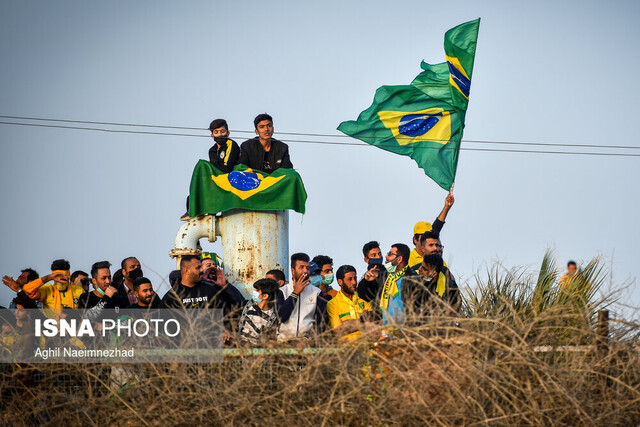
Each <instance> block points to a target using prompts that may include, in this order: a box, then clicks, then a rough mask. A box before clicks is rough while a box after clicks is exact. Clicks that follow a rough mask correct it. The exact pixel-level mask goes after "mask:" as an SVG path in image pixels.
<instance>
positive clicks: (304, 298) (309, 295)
mask: <svg viewBox="0 0 640 427" xmlns="http://www.w3.org/2000/svg"><path fill="white" fill-rule="evenodd" d="M280 290H281V291H282V293H283V294H284V298H285V299H287V298H289V296H290V295H291V294H292V293H293V284H292V283H286V284H284V285H283V286H282V287H281V288H280ZM319 294H320V289H319V288H316V287H315V286H313V285H308V286H307V287H306V288H304V289H303V290H302V293H301V294H300V297H299V298H298V301H297V302H295V305H294V307H293V311H292V312H291V317H289V320H287V321H286V322H284V323H282V324H281V325H280V329H279V330H278V341H285V340H288V339H291V338H295V337H296V336H298V337H304V336H305V335H306V333H307V332H308V331H309V330H310V329H311V328H312V327H313V325H314V323H315V318H314V314H315V311H316V302H317V300H318V295H319ZM296 333H297V335H296Z"/></svg>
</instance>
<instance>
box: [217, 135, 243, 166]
mask: <svg viewBox="0 0 640 427" xmlns="http://www.w3.org/2000/svg"><path fill="white" fill-rule="evenodd" d="M239 157H240V147H238V144H236V142H235V141H234V140H232V139H230V138H227V140H226V142H225V143H223V144H222V146H221V147H219V146H218V144H217V143H216V144H213V147H211V148H210V149H209V161H210V162H211V163H212V164H213V166H215V167H216V168H217V169H220V170H221V171H222V172H223V173H229V172H231V171H232V170H233V167H234V166H235V165H237V164H238V158H239Z"/></svg>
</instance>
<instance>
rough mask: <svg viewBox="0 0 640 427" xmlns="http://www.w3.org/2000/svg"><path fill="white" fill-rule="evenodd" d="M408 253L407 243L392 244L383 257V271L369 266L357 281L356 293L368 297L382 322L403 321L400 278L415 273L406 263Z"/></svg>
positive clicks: (363, 297) (409, 251)
mask: <svg viewBox="0 0 640 427" xmlns="http://www.w3.org/2000/svg"><path fill="white" fill-rule="evenodd" d="M410 254H411V250H410V249H409V247H408V246H407V245H405V244H403V243H396V244H394V245H393V246H391V250H390V251H389V252H388V253H387V255H386V257H385V264H384V268H385V271H382V272H380V271H379V270H378V269H376V268H375V267H372V268H369V270H368V271H367V272H366V273H365V275H364V277H363V278H362V280H360V283H358V295H360V297H361V298H362V299H364V300H365V301H367V298H369V300H370V301H371V304H372V306H373V308H374V310H379V311H380V312H381V313H382V320H383V323H384V324H388V323H402V322H404V304H403V302H402V297H401V290H402V279H403V278H404V277H405V276H411V275H414V274H415V273H414V272H413V271H411V269H409V268H408V265H407V263H408V261H409V255H410ZM365 295H366V296H367V298H365Z"/></svg>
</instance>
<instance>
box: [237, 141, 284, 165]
mask: <svg viewBox="0 0 640 427" xmlns="http://www.w3.org/2000/svg"><path fill="white" fill-rule="evenodd" d="M238 163H240V164H243V165H247V166H249V167H250V168H251V169H255V170H260V171H263V172H266V173H272V172H273V171H275V170H276V169H280V168H287V169H291V168H293V164H292V163H291V159H290V158H289V146H288V145H287V144H285V143H284V142H282V141H278V140H277V139H273V138H271V149H270V150H269V152H266V151H264V148H262V144H260V139H259V138H258V137H255V138H252V139H248V140H246V141H245V142H243V143H242V145H241V146H240V159H239V160H238Z"/></svg>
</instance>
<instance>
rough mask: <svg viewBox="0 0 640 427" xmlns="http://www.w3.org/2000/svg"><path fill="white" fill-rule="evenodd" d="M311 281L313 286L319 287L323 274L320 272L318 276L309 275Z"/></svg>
mask: <svg viewBox="0 0 640 427" xmlns="http://www.w3.org/2000/svg"><path fill="white" fill-rule="evenodd" d="M309 281H310V282H311V284H312V285H313V286H315V287H318V286H320V285H321V284H322V276H321V275H319V274H318V275H317V276H311V277H309Z"/></svg>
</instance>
